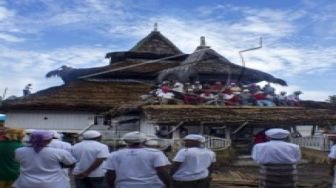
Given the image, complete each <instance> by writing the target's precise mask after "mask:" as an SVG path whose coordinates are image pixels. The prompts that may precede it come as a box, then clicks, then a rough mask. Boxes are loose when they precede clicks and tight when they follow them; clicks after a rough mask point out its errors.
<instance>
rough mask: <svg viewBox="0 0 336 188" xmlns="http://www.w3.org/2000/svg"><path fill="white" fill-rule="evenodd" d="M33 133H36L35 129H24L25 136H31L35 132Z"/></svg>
mask: <svg viewBox="0 0 336 188" xmlns="http://www.w3.org/2000/svg"><path fill="white" fill-rule="evenodd" d="M35 131H36V129H26V130H25V133H26V134H31V133H32V132H35Z"/></svg>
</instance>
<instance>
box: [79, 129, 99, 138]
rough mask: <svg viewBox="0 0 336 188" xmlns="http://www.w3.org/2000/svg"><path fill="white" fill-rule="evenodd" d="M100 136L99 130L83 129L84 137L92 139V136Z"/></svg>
mask: <svg viewBox="0 0 336 188" xmlns="http://www.w3.org/2000/svg"><path fill="white" fill-rule="evenodd" d="M100 136H101V134H100V132H98V131H94V130H89V131H85V132H84V133H83V138H84V139H93V138H98V137H100Z"/></svg>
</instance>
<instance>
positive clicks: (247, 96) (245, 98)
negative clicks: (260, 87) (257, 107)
mask: <svg viewBox="0 0 336 188" xmlns="http://www.w3.org/2000/svg"><path fill="white" fill-rule="evenodd" d="M239 104H240V105H251V104H253V100H252V98H251V93H250V90H248V89H243V91H242V92H241V93H240V94H239Z"/></svg>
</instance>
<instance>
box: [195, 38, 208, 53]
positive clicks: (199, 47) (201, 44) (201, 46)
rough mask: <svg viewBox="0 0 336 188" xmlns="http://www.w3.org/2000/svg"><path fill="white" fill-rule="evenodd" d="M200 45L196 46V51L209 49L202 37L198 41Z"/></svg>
mask: <svg viewBox="0 0 336 188" xmlns="http://www.w3.org/2000/svg"><path fill="white" fill-rule="evenodd" d="M200 41H201V42H200V45H199V46H197V48H196V50H201V49H206V48H210V46H207V45H206V44H205V37H204V36H201V39H200Z"/></svg>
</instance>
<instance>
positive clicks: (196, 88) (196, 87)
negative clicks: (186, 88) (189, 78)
mask: <svg viewBox="0 0 336 188" xmlns="http://www.w3.org/2000/svg"><path fill="white" fill-rule="evenodd" d="M192 89H193V92H194V93H196V94H200V93H202V89H203V86H202V84H201V83H200V82H199V81H196V82H195V84H193V85H192Z"/></svg>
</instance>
